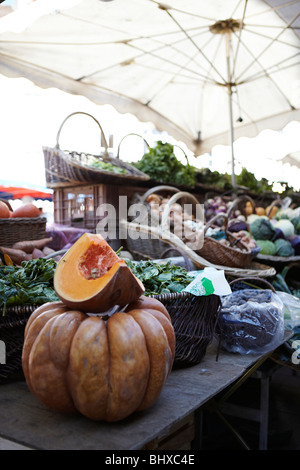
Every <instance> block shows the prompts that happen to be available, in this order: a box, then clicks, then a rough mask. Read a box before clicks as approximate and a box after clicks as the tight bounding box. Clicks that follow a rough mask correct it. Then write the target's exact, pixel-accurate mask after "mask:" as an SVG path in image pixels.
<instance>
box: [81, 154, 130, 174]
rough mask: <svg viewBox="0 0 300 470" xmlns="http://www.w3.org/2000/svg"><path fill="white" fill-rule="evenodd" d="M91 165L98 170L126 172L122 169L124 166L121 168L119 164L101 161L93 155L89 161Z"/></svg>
mask: <svg viewBox="0 0 300 470" xmlns="http://www.w3.org/2000/svg"><path fill="white" fill-rule="evenodd" d="M89 164H90V166H91V167H93V168H97V169H99V170H105V171H111V172H113V173H119V174H120V173H122V174H126V173H127V171H126V170H124V168H121V167H119V166H116V165H113V164H112V163H109V162H102V161H101V160H99V159H98V158H95V157H93V158H92V160H91V162H90V163H89Z"/></svg>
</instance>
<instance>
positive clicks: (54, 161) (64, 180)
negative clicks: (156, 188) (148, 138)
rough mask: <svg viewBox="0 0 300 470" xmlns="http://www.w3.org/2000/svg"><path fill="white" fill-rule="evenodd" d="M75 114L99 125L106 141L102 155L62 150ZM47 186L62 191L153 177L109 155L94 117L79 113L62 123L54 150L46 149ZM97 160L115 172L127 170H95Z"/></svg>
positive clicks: (44, 150) (144, 179)
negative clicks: (67, 124) (63, 132)
mask: <svg viewBox="0 0 300 470" xmlns="http://www.w3.org/2000/svg"><path fill="white" fill-rule="evenodd" d="M75 114H83V115H86V116H89V117H91V118H92V119H93V120H94V121H95V122H96V123H97V125H98V127H99V129H100V132H101V138H102V139H101V140H102V141H103V151H102V153H101V154H100V155H91V154H88V153H83V152H82V153H78V152H76V151H69V150H64V151H63V150H61V149H60V147H59V137H60V133H61V130H62V127H63V125H64V124H65V122H66V120H67V119H69V118H70V117H71V116H74V115H75ZM43 152H44V160H45V172H46V183H47V186H48V187H49V188H60V187H66V186H74V185H78V184H86V183H94V184H98V183H99V184H100V183H109V182H110V183H118V182H120V181H128V180H138V181H146V180H149V179H150V177H149V176H148V175H146V174H145V173H143V172H142V171H140V170H138V169H136V168H135V167H133V166H132V165H130V164H129V163H126V162H123V161H122V160H120V159H119V158H115V157H112V156H110V155H109V154H108V145H107V142H106V139H105V135H104V133H103V129H102V127H101V125H100V123H99V122H98V121H97V119H95V118H94V117H93V116H92V115H91V114H88V113H85V112H81V111H76V112H74V113H71V114H69V115H68V116H67V117H66V118H65V119H64V121H63V122H62V124H61V126H60V128H59V130H58V133H57V138H56V146H55V147H54V148H50V147H43ZM94 159H97V160H98V161H100V162H103V163H110V164H112V165H113V166H115V167H116V168H121V169H122V170H125V172H124V173H116V172H114V171H111V170H105V169H100V168H94V167H93V166H91V161H92V160H94Z"/></svg>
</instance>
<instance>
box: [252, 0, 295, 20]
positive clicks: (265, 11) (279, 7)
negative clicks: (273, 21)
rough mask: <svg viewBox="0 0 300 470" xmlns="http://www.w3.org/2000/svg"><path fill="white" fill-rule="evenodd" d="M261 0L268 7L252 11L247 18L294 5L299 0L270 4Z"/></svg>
mask: <svg viewBox="0 0 300 470" xmlns="http://www.w3.org/2000/svg"><path fill="white" fill-rule="evenodd" d="M262 1H263V2H264V3H265V4H266V5H267V6H268V8H266V9H265V10H262V11H259V12H256V13H253V14H252V15H249V16H248V18H253V17H254V16H260V15H265V14H266V13H269V12H270V11H273V12H276V13H277V11H278V10H280V9H281V8H286V7H287V6H291V5H295V4H297V3H298V2H299V0H293V1H291V2H287V3H282V4H281V5H276V6H271V5H269V4H268V3H267V2H266V1H265V0H262ZM277 14H278V16H280V15H279V13H277Z"/></svg>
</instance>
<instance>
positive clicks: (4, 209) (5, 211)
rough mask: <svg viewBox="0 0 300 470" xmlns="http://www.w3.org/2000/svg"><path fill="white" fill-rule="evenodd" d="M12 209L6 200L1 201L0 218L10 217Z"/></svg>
mask: <svg viewBox="0 0 300 470" xmlns="http://www.w3.org/2000/svg"><path fill="white" fill-rule="evenodd" d="M9 218H10V210H9V208H8V206H7V204H5V202H3V201H0V219H9Z"/></svg>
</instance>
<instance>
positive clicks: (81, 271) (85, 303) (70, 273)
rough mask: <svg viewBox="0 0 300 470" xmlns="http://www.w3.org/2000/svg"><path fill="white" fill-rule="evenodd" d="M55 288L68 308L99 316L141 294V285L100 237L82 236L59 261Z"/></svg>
mask: <svg viewBox="0 0 300 470" xmlns="http://www.w3.org/2000/svg"><path fill="white" fill-rule="evenodd" d="M54 289H55V292H56V294H57V296H58V297H59V298H60V300H61V301H62V302H63V303H64V304H65V305H67V306H68V307H70V308H74V309H78V310H81V311H83V312H90V313H102V312H105V311H107V310H109V309H110V308H112V307H113V306H115V305H121V306H123V305H126V304H128V303H130V302H134V301H135V300H137V299H138V298H139V297H140V296H141V295H142V294H143V293H144V292H145V288H144V286H143V284H142V282H141V281H140V280H139V279H137V277H136V276H135V275H134V274H133V273H132V271H131V270H130V269H129V268H128V266H127V265H126V263H125V261H124V260H122V259H120V258H119V257H118V255H117V254H116V253H115V252H114V250H113V249H112V248H111V247H110V246H109V244H108V243H107V242H106V241H105V239H104V238H103V237H102V236H101V235H100V234H91V233H85V234H83V235H82V236H81V237H80V238H79V239H78V240H77V241H76V242H75V243H74V245H73V246H72V247H71V248H70V249H69V250H68V251H67V253H66V254H65V255H64V256H63V257H62V258H61V259H60V261H59V262H58V264H57V267H56V270H55V273H54Z"/></svg>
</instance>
